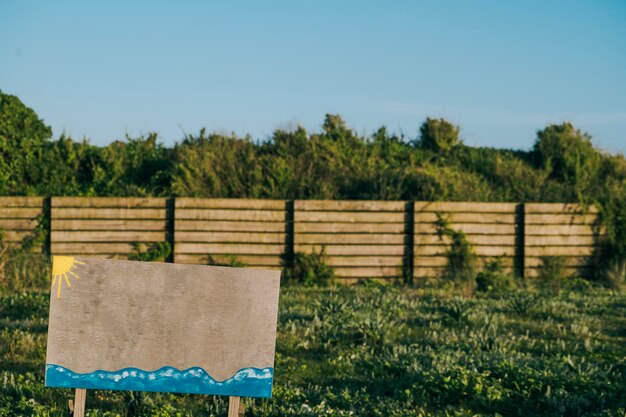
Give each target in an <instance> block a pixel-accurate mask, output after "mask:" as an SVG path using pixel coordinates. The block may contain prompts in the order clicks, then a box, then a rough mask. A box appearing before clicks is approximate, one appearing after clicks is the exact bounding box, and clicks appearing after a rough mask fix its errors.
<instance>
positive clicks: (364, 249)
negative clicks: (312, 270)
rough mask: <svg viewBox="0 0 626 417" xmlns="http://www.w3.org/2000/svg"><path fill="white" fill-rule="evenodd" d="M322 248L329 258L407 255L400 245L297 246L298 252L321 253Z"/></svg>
mask: <svg viewBox="0 0 626 417" xmlns="http://www.w3.org/2000/svg"><path fill="white" fill-rule="evenodd" d="M322 248H323V249H324V253H325V254H326V255H327V256H334V255H340V256H342V255H372V256H374V255H377V256H387V255H399V256H402V255H404V253H405V247H404V246H400V245H345V246H344V245H301V244H296V245H295V251H296V252H304V253H311V252H316V253H319V252H320V251H321V250H322Z"/></svg>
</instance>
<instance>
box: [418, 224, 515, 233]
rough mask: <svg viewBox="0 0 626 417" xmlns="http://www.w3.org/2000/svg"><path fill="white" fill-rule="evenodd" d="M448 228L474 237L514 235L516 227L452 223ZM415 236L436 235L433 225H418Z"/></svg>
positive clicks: (512, 225) (510, 225)
mask: <svg viewBox="0 0 626 417" xmlns="http://www.w3.org/2000/svg"><path fill="white" fill-rule="evenodd" d="M450 227H451V228H452V229H453V230H455V231H460V232H464V233H467V234H476V235H514V234H515V230H516V225H514V224H477V223H454V224H451V225H450ZM414 231H415V233H416V234H420V233H431V234H435V233H437V228H436V227H435V225H434V224H430V223H418V224H416V225H415V226H414Z"/></svg>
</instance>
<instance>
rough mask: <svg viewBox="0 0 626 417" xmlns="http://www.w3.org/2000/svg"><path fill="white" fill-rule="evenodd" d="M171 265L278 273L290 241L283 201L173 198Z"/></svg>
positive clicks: (285, 206)
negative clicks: (243, 267) (239, 267)
mask: <svg viewBox="0 0 626 417" xmlns="http://www.w3.org/2000/svg"><path fill="white" fill-rule="evenodd" d="M174 212H175V219H176V220H175V224H174V228H175V232H174V261H175V262H177V263H195V264H209V263H211V264H220V265H229V264H231V265H232V264H236V265H239V264H244V265H246V266H250V267H261V268H280V267H281V266H283V264H284V262H283V261H284V255H285V253H286V252H287V246H288V242H289V239H290V236H289V233H288V218H287V214H288V213H287V201H285V200H245V199H200V198H177V199H176V204H175V211H174Z"/></svg>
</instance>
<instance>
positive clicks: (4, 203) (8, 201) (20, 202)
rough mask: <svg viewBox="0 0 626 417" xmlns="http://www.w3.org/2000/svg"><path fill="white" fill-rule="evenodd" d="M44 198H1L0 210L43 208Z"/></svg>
mask: <svg viewBox="0 0 626 417" xmlns="http://www.w3.org/2000/svg"><path fill="white" fill-rule="evenodd" d="M43 203H44V198H43V197H0V208H4V207H7V208H8V207H39V208H41V207H43Z"/></svg>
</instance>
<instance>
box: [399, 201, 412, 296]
mask: <svg viewBox="0 0 626 417" xmlns="http://www.w3.org/2000/svg"><path fill="white" fill-rule="evenodd" d="M404 207H405V209H404V244H405V247H404V262H403V263H402V266H403V268H402V275H403V276H402V278H403V280H404V283H405V284H409V285H413V283H414V282H413V281H414V279H413V278H414V277H413V274H414V273H413V271H414V268H413V257H414V254H415V248H414V246H415V202H414V201H407V202H406V204H405V206H404Z"/></svg>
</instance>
